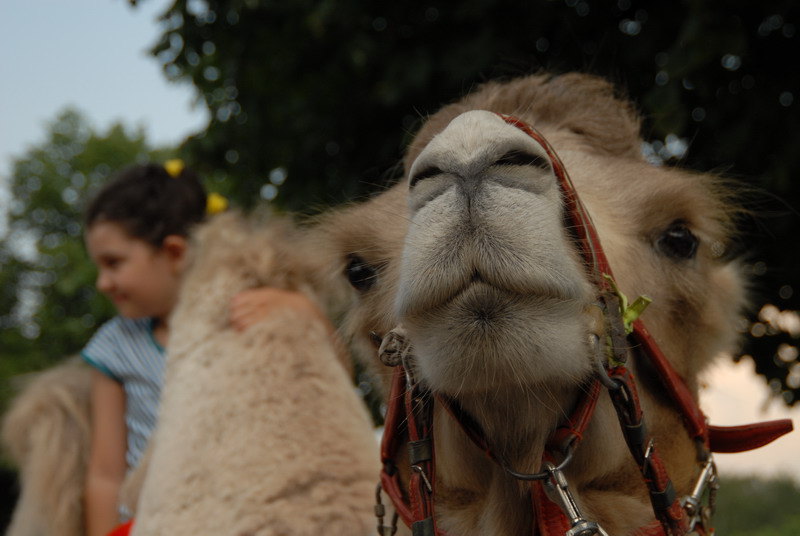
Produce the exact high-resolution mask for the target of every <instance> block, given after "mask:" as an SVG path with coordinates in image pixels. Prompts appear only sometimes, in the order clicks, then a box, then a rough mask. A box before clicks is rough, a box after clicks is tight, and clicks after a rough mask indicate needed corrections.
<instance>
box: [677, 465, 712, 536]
mask: <svg viewBox="0 0 800 536" xmlns="http://www.w3.org/2000/svg"><path fill="white" fill-rule="evenodd" d="M706 489H708V505H703V495H704V494H705V491H706ZM718 489H719V478H718V477H717V466H716V464H715V463H714V458H713V457H712V456H711V454H710V453H709V454H708V457H707V458H706V461H705V463H704V464H703V469H702V470H701V471H700V476H699V477H697V482H695V485H694V488H693V489H692V493H691V494H689V495H686V496H685V497H683V498H681V506H682V507H683V509H684V510H685V511H686V514H687V515H688V516H689V530H690V531H692V530H694V528H695V527H696V526H698V525H699V526H701V527H705V526H707V525H708V524H709V522H710V520H711V515H712V514H713V513H714V508H715V502H716V496H717V490H718Z"/></svg>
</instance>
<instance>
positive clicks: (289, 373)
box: [134, 215, 378, 536]
mask: <svg viewBox="0 0 800 536" xmlns="http://www.w3.org/2000/svg"><path fill="white" fill-rule="evenodd" d="M194 254H195V259H194V264H193V267H192V269H191V270H190V271H189V273H188V275H187V276H186V279H185V283H184V287H183V289H182V293H181V296H182V297H181V300H180V302H179V304H178V306H177V308H176V310H175V312H174V315H173V320H172V322H173V329H172V332H171V334H170V342H169V344H168V356H169V358H168V364H167V376H166V379H165V388H164V394H163V398H162V405H161V409H160V416H159V428H158V430H157V432H156V434H155V437H154V445H153V450H152V453H151V456H150V463H149V466H148V468H147V472H146V476H145V480H144V484H143V487H142V494H141V497H142V498H141V500H140V503H139V506H138V512H137V521H136V523H135V525H134V534H135V535H152V534H177V535H180V534H186V535H190V534H192V535H193V534H220V535H223V534H231V535H234V534H235V535H276V536H277V535H286V534H292V535H298V536H299V535H309V536H311V535H316V534H321V533H330V534H367V533H368V532H369V527H371V526H372V525H373V521H372V515H371V514H372V512H371V511H372V506H371V505H372V495H373V493H374V486H375V479H376V475H377V467H378V456H377V446H376V444H375V441H374V435H373V432H372V426H371V423H370V420H369V418H368V416H367V413H366V411H365V408H364V406H363V404H362V403H361V401H360V399H359V397H358V396H357V395H356V393H355V390H354V388H353V386H352V382H351V380H350V378H349V375H348V373H347V372H346V370H345V367H343V366H342V364H341V363H339V362H337V352H336V348H335V346H334V344H333V343H332V341H331V338H330V336H329V333H328V331H327V329H326V325H325V323H323V322H322V321H321V319H318V318H309V317H308V316H307V315H303V314H299V313H297V312H294V311H285V312H281V313H276V314H274V315H273V316H271V317H270V318H269V319H267V320H265V321H262V322H260V323H259V324H258V325H255V326H253V327H251V328H249V329H248V330H247V331H246V332H244V333H237V332H235V331H234V330H232V328H231V327H230V326H229V323H228V319H227V309H228V303H229V300H230V298H231V297H232V296H233V295H234V294H235V293H236V292H238V291H240V290H244V289H247V288H252V287H256V286H264V285H269V286H276V287H281V288H288V289H293V290H299V291H302V292H306V293H307V294H308V295H309V296H311V297H312V298H313V297H314V296H318V295H319V294H320V292H319V291H320V290H321V286H322V285H324V283H325V281H324V273H323V274H322V277H321V278H318V279H315V278H314V274H315V273H318V272H317V266H316V264H315V261H314V255H313V254H312V253H310V252H309V250H308V249H307V246H306V241H305V239H304V237H303V236H301V235H300V234H298V232H297V231H295V230H293V229H292V228H290V227H289V226H288V225H281V224H271V225H268V226H262V225H251V224H250V223H248V222H245V221H244V220H242V219H240V218H238V217H236V216H234V215H223V216H221V217H218V218H216V219H215V221H213V222H212V223H210V224H208V225H207V226H206V227H205V228H203V229H202V230H201V231H200V233H199V235H198V237H197V244H196V246H195V248H194Z"/></svg>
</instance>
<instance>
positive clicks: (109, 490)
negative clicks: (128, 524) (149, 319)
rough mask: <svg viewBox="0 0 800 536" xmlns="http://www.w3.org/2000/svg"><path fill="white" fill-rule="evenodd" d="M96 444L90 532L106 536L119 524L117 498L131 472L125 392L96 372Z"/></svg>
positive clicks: (89, 484) (90, 477)
mask: <svg viewBox="0 0 800 536" xmlns="http://www.w3.org/2000/svg"><path fill="white" fill-rule="evenodd" d="M91 416H92V423H91V427H92V442H91V452H90V455H89V467H88V471H87V475H86V496H85V504H86V531H87V535H88V536H105V535H106V534H108V532H109V531H110V530H111V529H113V528H114V527H115V526H116V525H117V524H118V523H119V513H118V510H117V508H118V506H117V498H118V495H119V489H120V486H121V485H122V481H123V479H124V478H125V471H126V469H127V466H126V462H125V452H126V444H127V429H126V426H125V390H124V389H123V387H122V384H120V383H119V382H116V381H114V380H112V379H111V378H109V377H108V376H106V375H105V374H103V373H101V372H99V371H97V370H93V371H92V410H91Z"/></svg>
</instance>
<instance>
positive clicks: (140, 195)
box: [81, 161, 207, 536]
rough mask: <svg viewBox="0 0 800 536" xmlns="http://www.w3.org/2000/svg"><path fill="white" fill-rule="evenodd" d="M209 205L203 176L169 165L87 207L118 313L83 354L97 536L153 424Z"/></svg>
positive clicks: (129, 172)
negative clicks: (193, 234) (172, 325)
mask: <svg viewBox="0 0 800 536" xmlns="http://www.w3.org/2000/svg"><path fill="white" fill-rule="evenodd" d="M206 202H207V200H206V193H205V191H204V189H203V187H202V185H201V184H200V181H199V179H198V177H197V176H196V175H195V174H194V173H192V172H191V171H189V170H187V169H183V166H182V164H181V163H180V161H170V162H168V163H167V165H166V167H162V166H160V165H155V164H145V165H138V166H133V167H130V168H128V169H126V170H124V171H122V172H121V173H120V174H119V175H118V176H117V177H115V178H114V179H113V180H112V181H111V182H109V183H108V184H106V185H105V187H104V188H103V189H102V190H100V192H99V193H98V194H97V196H96V197H95V198H94V199H93V200H92V202H91V203H90V204H89V206H88V207H87V210H86V214H85V228H86V232H85V240H86V246H87V250H88V252H89V256H90V257H91V259H92V261H93V262H94V263H95V265H96V266H97V270H98V274H97V283H96V284H97V288H98V290H100V292H102V293H104V294H106V295H107V296H108V297H109V298H110V299H111V300H112V301H113V302H114V305H115V307H116V308H117V312H118V313H119V316H117V317H115V318H113V319H112V320H110V321H109V322H107V323H106V324H104V325H103V326H102V327H101V328H100V329H99V330H98V332H97V333H96V334H95V335H94V337H93V338H92V339H91V341H89V344H88V345H87V346H86V347H85V348H84V349H83V351H82V352H81V355H82V357H83V359H84V360H85V361H87V362H88V363H89V364H90V365H92V367H94V370H93V377H92V413H91V415H92V440H91V452H90V456H89V465H88V473H87V479H86V497H85V505H86V524H87V532H88V534H89V536H95V535H104V534H106V533H107V532H108V531H109V530H110V529H111V528H112V527H114V526H115V525H117V523H118V522H119V520H120V513H118V511H117V497H118V493H119V488H120V486H121V484H122V481H123V479H124V477H125V474H126V473H127V471H128V469H130V468H133V467H136V465H137V464H138V462H139V458H140V456H141V454H142V452H143V450H144V448H145V445H146V444H147V440H148V438H149V436H150V433H151V432H152V430H153V428H154V427H155V423H156V415H157V408H158V400H159V396H160V391H161V381H162V376H163V371H164V362H165V359H164V347H165V346H166V343H167V339H168V336H169V314H170V312H171V311H172V308H173V307H174V305H175V303H176V301H177V297H178V287H179V283H180V279H181V275H182V274H183V271H184V266H185V262H186V253H187V251H186V249H187V237H188V234H189V231H190V229H191V228H192V227H193V226H194V225H196V224H197V223H199V222H200V221H201V220H202V219H203V217H204V215H205V212H206ZM122 515H123V517H124V516H125V513H124V512H123V513H122Z"/></svg>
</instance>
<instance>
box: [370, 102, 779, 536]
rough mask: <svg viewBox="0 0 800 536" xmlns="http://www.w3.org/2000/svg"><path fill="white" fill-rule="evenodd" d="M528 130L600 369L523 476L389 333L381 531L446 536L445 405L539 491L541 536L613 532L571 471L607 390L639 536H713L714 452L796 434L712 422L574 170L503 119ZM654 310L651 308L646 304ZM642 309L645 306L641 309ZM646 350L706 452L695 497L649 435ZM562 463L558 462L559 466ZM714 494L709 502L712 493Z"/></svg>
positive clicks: (771, 426) (384, 345) (405, 343)
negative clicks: (583, 284) (439, 467)
mask: <svg viewBox="0 0 800 536" xmlns="http://www.w3.org/2000/svg"><path fill="white" fill-rule="evenodd" d="M497 115H498V116H499V117H500V118H501V119H502V120H503V121H505V122H506V123H508V124H510V125H512V126H514V127H516V128H519V129H520V130H522V131H523V132H525V133H526V134H528V135H529V136H530V137H532V138H533V139H534V140H536V141H537V142H538V143H539V144H540V145H541V146H542V147H543V148H544V150H545V151H546V153H547V155H548V157H549V159H550V162H551V164H552V166H553V171H554V173H555V175H556V178H557V180H558V183H559V186H560V188H561V192H562V196H563V200H564V205H565V213H566V216H567V218H568V219H569V223H570V224H571V226H572V229H573V230H574V231H575V233H576V238H577V241H578V244H579V246H580V249H581V253H582V255H583V259H584V261H585V263H586V265H587V267H588V273H589V276H590V278H591V279H592V280H593V281H592V282H593V284H594V286H595V287H596V289H597V292H598V303H597V307H596V308H595V309H594V311H593V312H594V313H595V314H594V315H593V317H592V318H593V326H592V329H591V335H590V342H591V344H592V346H593V350H594V353H595V360H596V363H597V373H596V375H595V377H594V378H592V379H591V381H590V382H589V383H588V384H587V385H585V386H584V388H583V389H582V391H583V393H584V394H583V396H582V397H580V399H579V400H578V402H577V404H576V406H575V408H574V409H573V411H572V413H571V414H570V416H569V417H568V418H567V419H565V420H564V421H563V422H562V423H561V424H559V426H558V427H557V428H556V429H555V430H554V431H553V432H552V433H551V435H550V437H549V439H548V441H547V445H546V449H545V455H544V458H543V460H542V467H543V469H542V471H540V472H539V473H532V474H527V473H520V472H517V471H516V470H515V469H514V468H512V467H510V466H509V464H508V463H507V461H506V460H504V459H502V457H500V456H498V455H497V453H496V452H495V450H494V448H493V446H492V444H491V441H490V439H489V438H487V437H486V436H485V434H484V432H483V430H482V429H481V427H480V425H479V424H478V423H477V422H476V421H475V419H474V418H473V417H472V416H471V415H469V413H467V412H466V411H465V410H464V409H463V408H462V407H461V405H460V404H459V402H458V401H457V400H456V399H453V398H450V397H447V396H445V395H442V394H434V393H432V392H431V391H430V390H429V389H428V388H427V386H425V385H424V384H422V383H421V382H418V381H417V380H416V378H414V376H413V372H412V371H413V370H414V363H413V360H414V355H413V348H412V346H411V343H410V341H409V339H408V337H407V334H406V332H405V330H404V329H403V328H402V327H400V326H398V327H396V328H395V329H393V330H391V331H390V332H389V333H388V334H386V335H385V336H384V337H383V339H382V342H381V344H380V349H379V351H378V353H379V356H380V358H381V360H382V361H383V363H384V364H385V365H387V366H392V367H395V370H394V374H393V377H392V385H391V390H390V395H389V402H388V410H387V414H386V422H385V428H384V434H383V439H382V441H381V460H382V463H383V468H382V470H381V475H380V484H379V485H378V490H377V492H376V499H377V505H376V507H375V513H376V516H377V517H378V534H379V535H382V536H389V535H391V534H394V533H395V531H396V529H397V527H396V521H397V516H399V517H400V518H402V519H403V521H404V522H405V523H406V524H407V525H408V526H409V527H410V528H411V530H412V534H413V536H444V535H445V533H444V532H443V531H442V530H441V529H438V528H437V527H436V519H435V512H434V510H435V509H434V499H435V459H434V445H433V407H434V402H435V403H438V404H440V405H441V406H442V407H443V408H444V409H445V410H446V411H447V413H448V414H449V415H450V416H451V417H452V418H453V419H454V420H455V421H456V422H457V423H458V424H459V425H460V427H461V429H462V430H463V431H464V433H465V434H466V435H467V437H469V438H470V440H471V441H472V442H473V443H474V444H475V445H476V446H477V447H478V448H479V449H480V450H482V451H483V452H484V453H485V454H486V455H487V457H489V458H490V459H491V460H492V461H494V462H495V463H497V464H498V465H499V466H500V467H502V468H503V470H504V471H505V472H506V473H508V474H509V475H510V476H511V477H513V478H515V479H518V480H522V481H527V482H529V483H530V486H531V508H532V511H533V513H534V519H535V527H534V528H533V531H534V532H533V533H534V534H535V535H538V536H557V535H566V536H591V535H599V536H607V533H606V532H605V531H604V530H603V529H602V527H600V526H599V525H598V524H597V523H595V522H593V521H589V520H587V519H585V518H584V517H583V515H582V514H581V511H580V509H579V507H578V505H577V503H576V501H575V499H574V497H573V495H572V492H571V490H570V487H569V484H568V482H567V480H566V478H565V476H564V473H563V470H564V468H565V467H566V466H567V465H568V464H569V462H570V461H571V459H572V454H573V452H574V450H575V449H576V448H577V447H578V446H579V444H580V441H581V439H582V437H583V434H584V431H585V430H586V427H587V426H588V424H589V422H590V421H591V418H592V416H593V414H594V411H595V408H596V406H597V401H598V398H599V396H600V392H601V390H602V389H603V388H606V389H607V390H608V392H609V395H610V398H611V401H612V403H613V405H614V409H615V410H616V413H617V417H618V419H619V423H620V427H621V429H622V433H623V436H624V438H625V442H626V444H627V446H628V449H629V451H630V453H631V455H632V457H633V458H634V460H635V461H636V463H637V465H638V467H639V469H640V471H641V474H642V478H643V480H644V483H645V484H646V486H647V489H648V491H649V495H650V503H651V506H652V508H653V512H654V514H655V518H656V521H654V522H653V523H651V524H649V525H646V526H644V527H641V528H639V529H638V530H636V531H635V532H634V534H635V535H636V536H651V535H652V536H680V535H686V534H689V533H693V534H700V535H702V534H712V533H713V529H711V527H710V525H709V523H710V517H711V513H712V511H713V506H714V505H713V501H714V494H715V491H716V489H717V488H718V487H719V486H718V482H717V475H716V467H715V465H714V461H713V457H712V454H711V453H712V452H741V451H745V450H750V449H754V448H757V447H760V446H763V445H766V444H768V443H770V442H771V441H773V440H775V439H777V438H778V437H780V436H782V435H784V434H786V433H788V432H789V431H791V430H792V423H791V421H790V420H788V419H782V420H777V421H770V422H763V423H755V424H750V425H744V426H732V427H719V426H709V425H708V424H707V419H706V417H705V415H704V414H703V412H702V411H701V410H700V407H699V406H698V405H697V403H696V402H695V400H694V397H693V396H692V395H691V392H690V391H689V388H688V387H687V386H686V383H685V382H684V380H683V379H682V378H681V377H680V375H679V374H678V373H677V371H675V369H674V368H673V367H672V365H671V364H670V362H669V361H668V360H667V359H666V357H665V356H664V354H663V352H662V351H661V349H660V348H659V347H658V345H657V344H656V343H655V341H654V340H653V338H652V336H651V335H650V334H649V332H648V331H647V329H646V328H645V327H644V325H643V324H642V322H641V321H640V320H638V319H636V318H635V317H636V316H638V312H641V310H642V309H643V308H644V306H643V305H642V306H638V305H637V303H634V306H629V305H628V304H627V300H626V299H625V296H624V295H622V294H621V293H620V292H619V290H618V289H617V288H616V284H615V283H614V279H613V274H612V272H611V267H610V265H609V263H608V259H607V258H606V256H605V253H604V251H603V249H602V246H601V244H600V240H599V238H598V235H597V231H596V229H595V227H594V225H593V223H592V221H591V218H590V217H589V214H588V212H587V211H586V209H585V208H584V207H583V204H582V203H581V201H580V199H579V198H578V195H577V193H576V191H575V188H574V186H573V185H572V181H571V180H570V178H569V175H568V174H567V172H566V169H565V167H564V165H563V163H562V162H561V160H560V159H559V157H558V155H557V154H556V153H555V151H554V150H553V148H552V147H551V146H550V144H549V143H548V142H547V140H546V139H545V138H544V137H543V136H542V135H541V134H540V133H539V132H538V131H536V130H535V129H533V128H532V127H530V126H529V125H527V124H526V123H524V122H522V121H520V120H519V119H516V118H514V117H511V116H507V115H502V114H497ZM644 305H646V304H644ZM637 307H638V309H637ZM632 347H638V348H640V349H641V353H642V354H643V355H644V356H646V358H647V359H648V360H649V361H650V363H651V364H652V365H653V368H654V369H655V370H656V372H657V374H658V377H659V379H660V381H661V383H662V385H663V387H664V388H665V389H666V391H667V393H668V394H669V396H670V398H671V400H672V401H673V403H674V405H675V406H676V407H677V408H678V410H679V411H680V412H681V415H682V416H683V422H684V426H685V427H686V430H687V432H688V433H689V435H690V437H692V438H693V439H694V441H695V444H696V446H697V463H698V467H699V477H698V479H697V481H696V483H695V486H694V489H693V490H692V492H691V494H690V495H687V496H685V497H682V498H680V499H679V498H678V497H677V494H676V492H675V488H674V486H673V484H672V481H671V480H670V478H669V475H668V474H667V470H666V467H665V464H664V462H663V460H662V458H661V456H660V454H659V451H658V447H657V445H656V444H655V441H654V439H653V437H652V436H650V434H649V432H648V430H647V426H646V424H645V420H644V415H643V412H642V408H641V404H640V402H639V395H638V391H637V388H636V384H635V381H634V377H633V374H632V373H631V372H630V370H629V369H628V368H627V367H626V366H625V365H626V362H627V359H628V354H629V352H630V348H632ZM403 445H407V449H408V451H407V458H408V459H407V463H408V466H409V467H410V470H411V472H410V477H409V482H408V486H407V489H405V490H404V488H403V485H402V482H401V479H400V473H399V466H398V463H399V458H400V455H399V453H400V451H401V448H402V446H403ZM557 462H558V463H557ZM381 489H383V490H384V491H385V492H386V493H387V495H388V496H389V497H390V498H391V500H392V502H393V504H394V506H395V510H396V514H395V518H394V520H393V521H392V524H391V525H388V526H387V525H384V524H383V517H384V515H385V509H384V507H383V505H382V504H381V498H380V495H381V494H380V491H381ZM706 490H708V491H709V494H708V495H709V499H708V502H709V504H708V505H704V504H703V496H704V494H705V492H706Z"/></svg>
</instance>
